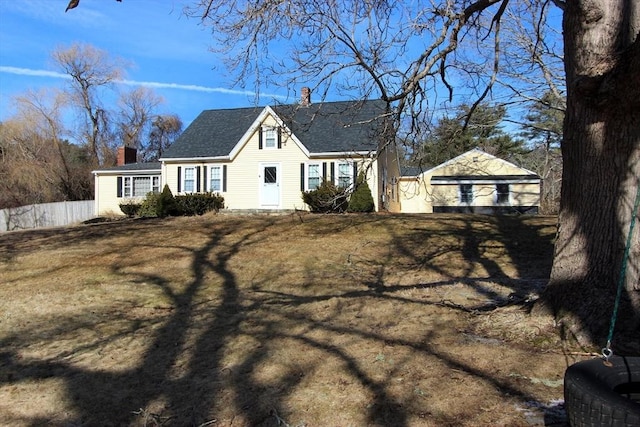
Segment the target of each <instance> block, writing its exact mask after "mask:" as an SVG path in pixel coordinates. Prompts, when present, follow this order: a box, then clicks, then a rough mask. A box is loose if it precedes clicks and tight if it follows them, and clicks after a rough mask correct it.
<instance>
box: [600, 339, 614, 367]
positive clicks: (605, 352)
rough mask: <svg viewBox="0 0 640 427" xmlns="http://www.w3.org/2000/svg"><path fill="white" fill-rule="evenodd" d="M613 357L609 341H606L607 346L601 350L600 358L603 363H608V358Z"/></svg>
mask: <svg viewBox="0 0 640 427" xmlns="http://www.w3.org/2000/svg"><path fill="white" fill-rule="evenodd" d="M611 356H613V350H611V341H607V346H606V347H605V348H603V349H602V358H603V359H604V362H605V363H607V362H609V358H610V357H611Z"/></svg>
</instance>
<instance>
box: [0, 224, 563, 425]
mask: <svg viewBox="0 0 640 427" xmlns="http://www.w3.org/2000/svg"><path fill="white" fill-rule="evenodd" d="M554 234H555V218H550V217H525V216H520V217H489V216H469V215H434V216H412V215H402V216H394V215H368V216H367V215H362V216H359V215H358V216H357V215H353V216H352V215H343V216H315V215H303V216H299V215H288V216H223V215H218V216H215V215H211V216H209V215H207V216H203V217H196V218H170V219H164V220H160V219H153V220H144V221H142V220H126V221H118V222H115V223H99V224H91V225H84V226H80V227H74V228H67V229H57V230H40V231H38V230H36V231H28V232H16V233H9V234H3V235H0V277H2V283H1V284H0V424H6V425H24V426H33V425H60V426H63V425H65V426H66V425H87V426H89V425H91V426H94V425H105V426H108V425H113V426H120V425H140V426H142V425H149V426H151V425H195V426H204V425H215V426H231V425H233V426H271V425H273V426H275V425H290V426H302V425H306V426H350V425H351V426H364V425H376V426H447V425H451V426H454V425H455V426H483V425H486V426H489V425H491V426H493V425H505V426H506V425H508V426H520V425H523V426H527V425H545V424H546V425H558V426H560V425H564V421H563V415H562V410H561V407H560V406H559V402H561V399H562V376H563V374H564V370H565V368H566V366H567V365H568V364H570V363H572V362H573V359H572V358H571V357H570V356H568V353H567V351H566V350H565V351H563V350H562V349H563V345H564V344H563V343H561V341H560V340H559V338H558V336H557V332H556V330H555V329H554V326H553V320H552V319H551V318H544V317H533V316H532V315H530V314H529V313H528V310H527V309H528V307H529V305H528V302H530V301H532V300H533V299H535V297H536V295H537V293H538V292H539V290H540V289H541V287H542V286H544V283H545V281H546V278H547V277H548V274H549V270H550V266H551V259H552V239H553V236H554ZM516 302H517V303H518V304H514V303H516Z"/></svg>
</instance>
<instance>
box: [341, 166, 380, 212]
mask: <svg viewBox="0 0 640 427" xmlns="http://www.w3.org/2000/svg"><path fill="white" fill-rule="evenodd" d="M374 207H375V205H374V203H373V196H372V195H371V189H370V188H369V184H368V183H367V180H366V179H365V176H364V173H363V172H362V171H360V173H359V174H358V179H357V180H356V188H355V190H354V191H353V193H351V198H350V199H349V208H348V210H349V212H373V209H374Z"/></svg>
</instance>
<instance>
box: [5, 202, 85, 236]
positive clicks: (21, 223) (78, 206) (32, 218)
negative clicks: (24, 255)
mask: <svg viewBox="0 0 640 427" xmlns="http://www.w3.org/2000/svg"><path fill="white" fill-rule="evenodd" d="M94 216H95V212H94V201H93V200H81V201H77V202H56V203H42V204H39V205H26V206H20V207H18V208H9V209H0V232H3V231H15V230H26V229H29V228H42V227H61V226H65V225H70V224H74V223H78V222H82V221H86V220H88V219H91V218H93V217H94Z"/></svg>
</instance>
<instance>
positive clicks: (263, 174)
mask: <svg viewBox="0 0 640 427" xmlns="http://www.w3.org/2000/svg"><path fill="white" fill-rule="evenodd" d="M260 207H261V208H263V209H277V208H279V207H280V165H279V164H277V163H263V164H261V165H260Z"/></svg>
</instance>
